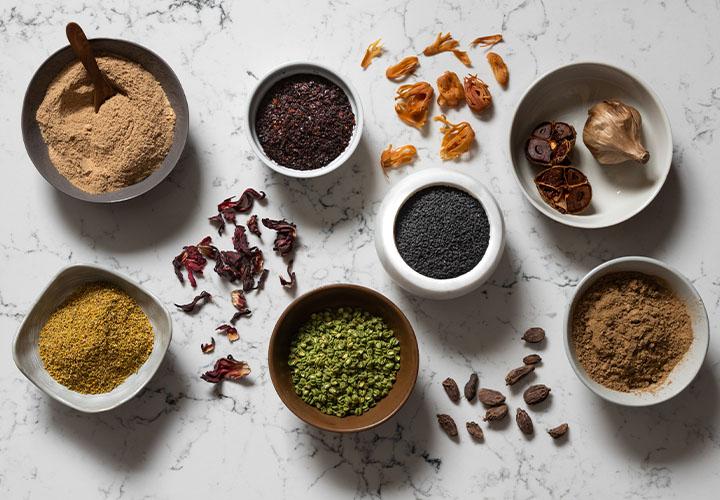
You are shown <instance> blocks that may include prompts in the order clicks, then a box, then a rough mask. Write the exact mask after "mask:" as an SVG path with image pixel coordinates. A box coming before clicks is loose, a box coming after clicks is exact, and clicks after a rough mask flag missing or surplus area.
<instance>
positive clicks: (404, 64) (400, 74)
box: [385, 56, 420, 81]
mask: <svg viewBox="0 0 720 500" xmlns="http://www.w3.org/2000/svg"><path fill="white" fill-rule="evenodd" d="M418 66H420V60H419V59H418V58H417V56H408V57H405V58H403V59H401V60H400V62H398V63H397V64H393V65H392V66H390V67H389V68H388V69H387V70H386V71H385V76H386V77H387V78H388V79H389V80H396V81H397V80H404V79H405V78H407V77H408V76H410V75H412V74H413V73H415V70H416V69H417V68H418Z"/></svg>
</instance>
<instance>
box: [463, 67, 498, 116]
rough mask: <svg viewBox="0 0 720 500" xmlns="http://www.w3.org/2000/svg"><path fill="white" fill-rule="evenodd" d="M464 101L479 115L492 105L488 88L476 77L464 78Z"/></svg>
mask: <svg viewBox="0 0 720 500" xmlns="http://www.w3.org/2000/svg"><path fill="white" fill-rule="evenodd" d="M465 101H467V104H468V106H470V109H472V110H473V111H475V112H476V113H480V112H481V111H483V110H485V109H486V108H488V107H489V106H490V105H491V104H492V96H491V95H490V91H489V90H488V86H487V85H486V84H485V82H483V81H482V80H481V79H479V78H478V77H477V75H468V76H466V77H465Z"/></svg>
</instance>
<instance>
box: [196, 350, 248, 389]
mask: <svg viewBox="0 0 720 500" xmlns="http://www.w3.org/2000/svg"><path fill="white" fill-rule="evenodd" d="M248 375H250V366H248V364H247V363H246V362H245V361H238V360H236V359H235V358H233V357H232V355H230V354H228V355H227V358H220V359H218V360H217V361H215V366H214V367H213V369H212V370H210V371H207V372H205V373H203V374H202V375H200V378H201V379H203V380H204V381H205V382H210V383H211V384H217V383H219V382H222V381H223V380H240V379H242V378H245V377H247V376H248Z"/></svg>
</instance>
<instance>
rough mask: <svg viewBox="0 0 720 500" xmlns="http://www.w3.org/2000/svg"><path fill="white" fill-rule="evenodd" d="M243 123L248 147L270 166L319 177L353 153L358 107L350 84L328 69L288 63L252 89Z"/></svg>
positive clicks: (283, 171)
mask: <svg viewBox="0 0 720 500" xmlns="http://www.w3.org/2000/svg"><path fill="white" fill-rule="evenodd" d="M247 127H248V131H249V139H250V146H251V147H252V149H253V150H254V152H255V154H256V155H257V156H258V157H259V158H260V159H261V160H262V161H263V163H265V164H266V165H267V166H268V167H270V168H271V169H273V170H275V171H276V172H279V173H281V174H284V175H287V176H290V177H305V178H307V177H318V176H320V175H324V174H327V173H329V172H331V171H333V170H335V169H337V168H338V167H340V166H341V165H343V164H344V163H345V162H346V161H347V160H348V159H349V158H350V156H351V155H352V154H353V152H354V151H355V148H356V147H357V145H358V143H359V142H360V136H361V134H362V127H363V114H362V106H361V104H360V99H359V97H358V95H357V93H356V92H355V90H354V89H353V88H352V87H351V86H350V84H349V83H348V82H347V81H345V80H343V79H342V78H341V77H340V76H338V75H337V74H336V73H334V72H333V71H331V70H330V69H328V68H325V67H324V66H321V65H319V64H314V63H288V64H284V65H282V66H280V67H278V68H276V69H275V70H273V71H271V72H270V73H269V74H268V75H267V76H265V77H264V78H263V79H261V80H260V82H259V83H258V85H257V87H256V88H255V90H254V91H253V92H252V94H251V97H250V100H249V105H248V110H247Z"/></svg>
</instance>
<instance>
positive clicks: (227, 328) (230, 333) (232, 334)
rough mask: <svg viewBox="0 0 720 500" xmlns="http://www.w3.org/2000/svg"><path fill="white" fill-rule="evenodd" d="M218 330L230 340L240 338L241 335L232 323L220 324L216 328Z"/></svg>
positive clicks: (233, 340)
mask: <svg viewBox="0 0 720 500" xmlns="http://www.w3.org/2000/svg"><path fill="white" fill-rule="evenodd" d="M215 330H216V331H218V332H220V333H222V334H223V335H225V336H227V338H228V340H229V341H230V342H235V341H236V340H238V339H240V335H239V334H238V331H237V328H235V327H234V326H232V325H227V324H225V325H220V326H218V327H217V328H215Z"/></svg>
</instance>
